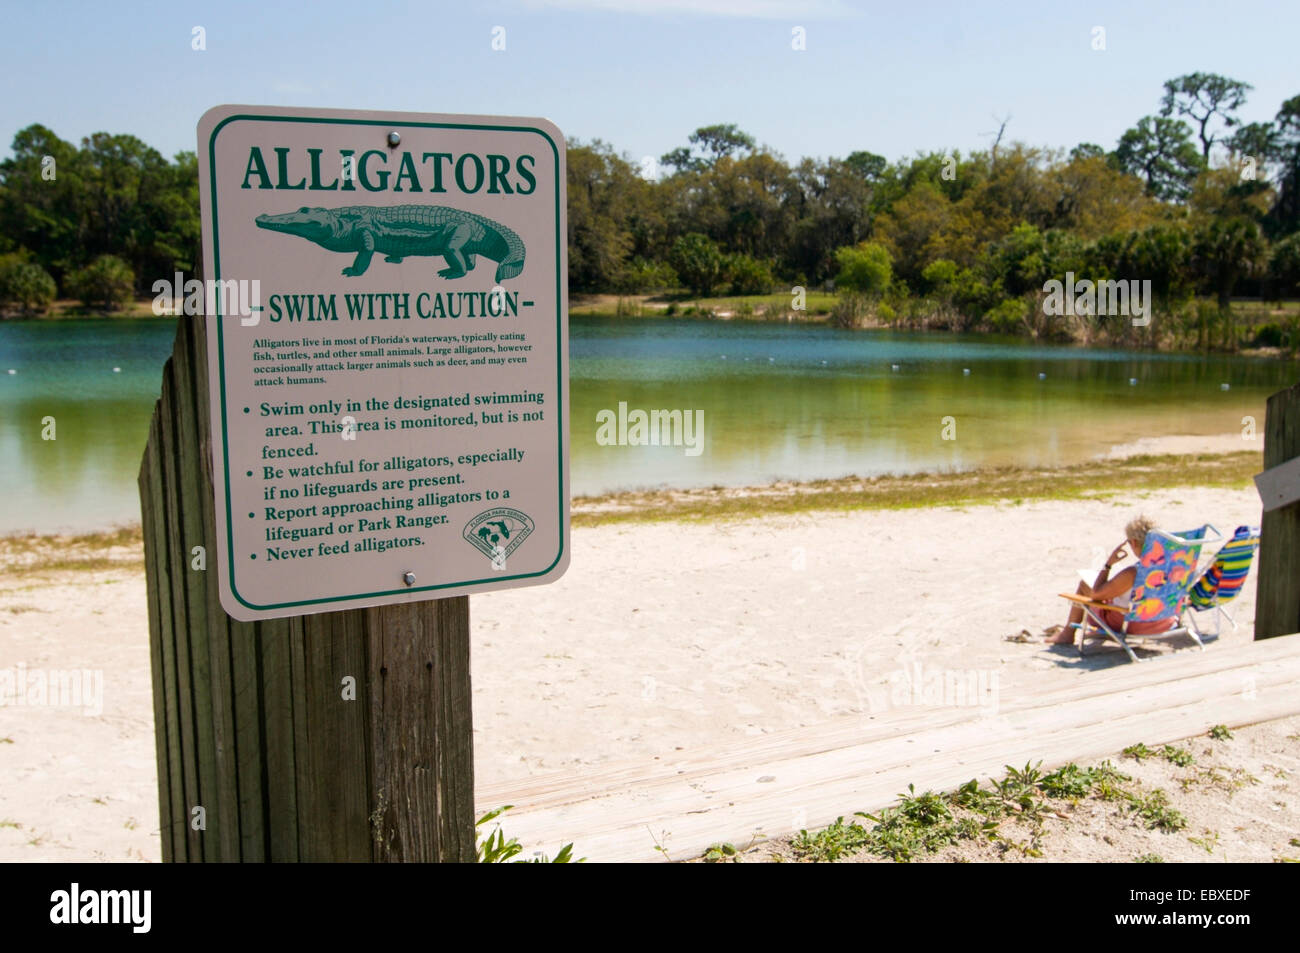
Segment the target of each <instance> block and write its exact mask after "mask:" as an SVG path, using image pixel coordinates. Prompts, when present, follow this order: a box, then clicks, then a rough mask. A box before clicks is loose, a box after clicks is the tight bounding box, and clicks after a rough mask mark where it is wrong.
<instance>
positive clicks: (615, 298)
mask: <svg viewBox="0 0 1300 953" xmlns="http://www.w3.org/2000/svg"><path fill="white" fill-rule="evenodd" d="M810 294H816V295H819V296H821V297H829V296H830V295H829V293H825V292H810ZM784 297H785V296H783V295H737V296H730V297H715V298H680V299H677V300H671V301H666V300H663V299H664V295H662V294H656V295H617V294H609V293H584V294H575V295H573V296H572V299H571V301H570V307H569V314H570V316H571V317H580V318H605V319H615V320H644V319H659V320H683V321H707V322H719V323H724V324H725V323H735V324H759V325H771V324H791V325H796V324H797V325H804V326H809V327H835V326H834V325H832V324H831V320H830V319H831V313H830V309H829V308H825V307H818V308H816V309H813V308H809V309H807V310H802V311H789V310H786V311H784V312H782V313H780V314H776V313H769V312H768V310H767V309H768V307H769V305H771V304H772V301H773V299H778V298H779V299H782V300H784ZM152 301H153V299H152V298H142V299H139V300H136V301H132V302H131V303H130V304H128V305H126V306H125V307H123V309H122V310H121V311H119V312H116V313H113V314H104V313H102V312H95V311H86V310H85V309H84V306H83V305H80V304H78V303H75V302H72V301H63V300H60V301H56V302H54V304H53V305H52V306H51V309H50V311H49V312H48V313H47V314H32V315H21V314H11V315H0V324H4V323H6V322H59V321H137V320H148V319H158V318H173V319H174V318H176V317H179V315H175V314H162V315H159V314H155V313H154V312H153V307H152ZM624 301H630V302H632V304H630V305H624V304H622V303H621V302H624ZM701 302H704V303H703V304H701ZM710 302H712V303H717V304H720V305H725V307H714V306H712V305H711V304H710ZM731 302H734V303H731ZM742 302H747V304H742ZM755 302H758V304H757V307H756V306H755ZM1233 304H1234V305H1237V306H1239V307H1240V309H1241V312H1242V317H1243V318H1244V319H1245V321H1246V322H1247V323H1251V322H1253V323H1260V322H1263V323H1267V322H1268V321H1269V319H1271V318H1286V317H1288V316H1289V315H1290V313H1291V312H1290V311H1289V310H1288V307H1287V305H1288V304H1290V302H1283V303H1282V307H1281V308H1277V307H1274V306H1273V305H1275V304H1277V302H1272V303H1270V302H1265V301H1262V300H1259V299H1253V298H1252V299H1243V300H1242V301H1237V302H1233ZM679 308H680V309H681V310H679ZM670 309H671V310H670ZM839 330H845V331H864V332H870V331H891V332H897V333H908V334H934V333H939V334H960V335H962V336H970V337H980V338H991V339H992V338H997V339H1006V340H1009V341H1017V342H1021V343H1024V344H1032V345H1034V346H1043V345H1049V346H1053V347H1060V348H1063V349H1065V348H1078V349H1085V350H1119V351H1150V352H1152V353H1157V354H1188V355H1201V356H1206V355H1216V356H1227V357H1247V358H1255V359H1263V360H1280V361H1288V362H1295V361H1300V351H1297V352H1296V354H1294V355H1289V354H1288V353H1287V351H1286V349H1285V348H1282V347H1272V346H1261V347H1242V348H1238V349H1237V350H1235V351H1229V350H1224V349H1222V348H1218V347H1213V348H1209V349H1207V350H1204V351H1198V350H1190V349H1186V348H1170V347H1164V346H1160V345H1156V346H1152V347H1149V348H1139V347H1134V346H1132V345H1125V344H1122V343H1110V344H1098V343H1095V342H1087V341H1084V340H1080V339H1074V338H1069V339H1066V338H1061V339H1038V338H1034V337H1027V336H1023V335H1014V334H1011V335H1009V334H1006V333H1004V332H999V331H990V330H977V329H972V330H969V331H954V330H952V329H951V328H947V327H942V326H939V325H929V324H926V323H924V322H923V323H922V325H921V326H920V327H902V326H896V325H894V324H890V323H889V322H886V321H882V320H879V319H875V318H871V319H863V321H862V322H860V323H859V324H857V325H856V326H854V327H852V328H839Z"/></svg>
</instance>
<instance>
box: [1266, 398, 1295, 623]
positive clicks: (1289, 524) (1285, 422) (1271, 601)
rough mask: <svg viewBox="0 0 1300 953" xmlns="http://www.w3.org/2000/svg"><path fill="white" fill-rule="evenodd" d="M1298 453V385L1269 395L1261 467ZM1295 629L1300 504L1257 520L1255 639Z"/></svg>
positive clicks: (1276, 464)
mask: <svg viewBox="0 0 1300 953" xmlns="http://www.w3.org/2000/svg"><path fill="white" fill-rule="evenodd" d="M1296 457H1300V384H1297V385H1296V386H1294V387H1292V388H1290V389H1288V390H1283V391H1278V392H1277V393H1276V394H1274V395H1273V396H1272V397H1270V398H1269V399H1268V413H1267V416H1266V417H1265V419H1264V469H1265V470H1269V469H1272V468H1273V467H1276V466H1280V465H1282V464H1283V463H1286V462H1287V461H1288V460H1292V459H1295V458H1296ZM1292 632H1300V503H1292V504H1290V505H1289V506H1281V507H1278V508H1277V509H1273V510H1268V511H1266V512H1265V513H1264V516H1263V519H1262V520H1261V522H1260V544H1259V588H1258V594H1257V596H1256V600H1255V638H1256V639H1268V638H1272V637H1273V636H1275V635H1288V634H1290V633H1292Z"/></svg>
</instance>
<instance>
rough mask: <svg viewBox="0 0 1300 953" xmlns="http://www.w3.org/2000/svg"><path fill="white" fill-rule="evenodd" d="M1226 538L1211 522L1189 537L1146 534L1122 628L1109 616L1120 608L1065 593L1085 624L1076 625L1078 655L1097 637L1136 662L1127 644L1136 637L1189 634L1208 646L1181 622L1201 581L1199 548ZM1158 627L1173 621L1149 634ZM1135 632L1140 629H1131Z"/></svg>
mask: <svg viewBox="0 0 1300 953" xmlns="http://www.w3.org/2000/svg"><path fill="white" fill-rule="evenodd" d="M1208 531H1213V533H1214V535H1213V537H1210V538H1208V539H1207V537H1206V533H1207V532H1208ZM1222 538H1223V537H1222V536H1220V535H1219V531H1218V530H1217V529H1215V528H1214V527H1213V526H1210V525H1209V524H1208V523H1207V524H1206V525H1205V526H1202V527H1200V528H1199V529H1194V530H1188V531H1187V532H1185V533H1165V532H1162V531H1160V530H1156V529H1153V530H1151V531H1150V532H1148V533H1147V538H1146V541H1145V542H1144V543H1143V544H1142V552H1141V554H1140V555H1139V556H1138V564H1137V576H1136V577H1135V578H1134V580H1133V589H1132V591H1131V592H1130V593H1129V604H1128V608H1127V609H1126V610H1124V613H1123V620H1122V622H1121V623H1119V624H1118V625H1117V624H1115V622H1114V616H1110V614H1111V613H1115V612H1118V609H1119V607H1117V606H1114V605H1110V604H1108V603H1104V602H1094V601H1093V600H1092V599H1089V598H1088V597H1087V596H1080V595H1078V594H1076V593H1066V592H1063V593H1061V597H1062V598H1063V599H1069V600H1070V601H1071V602H1073V603H1076V604H1077V605H1079V606H1081V607H1082V608H1083V612H1084V616H1083V621H1082V622H1080V623H1077V624H1076V629H1077V634H1078V638H1077V640H1076V645H1077V646H1078V649H1079V654H1080V655H1082V654H1084V652H1083V645H1084V642H1085V641H1086V640H1088V639H1099V638H1110V639H1114V640H1115V641H1116V642H1118V643H1119V644H1120V646H1121V647H1122V648H1123V649H1124V651H1125V652H1127V653H1128V657H1129V659H1130V660H1132V661H1134V662H1137V661H1141V660H1140V659H1139V658H1138V657H1137V655H1135V654H1134V652H1133V649H1132V647H1131V646H1130V645H1129V641H1130V640H1131V639H1135V638H1142V639H1156V638H1159V639H1164V638H1168V637H1170V636H1178V635H1187V636H1191V638H1192V639H1193V640H1194V641H1195V642H1196V644H1197V645H1199V646H1200V647H1201V648H1205V644H1204V643H1203V642H1202V641H1201V638H1200V634H1199V633H1198V632H1197V631H1196V630H1195V629H1194V628H1191V627H1189V626H1188V625H1186V624H1183V623H1182V622H1181V621H1180V620H1181V619H1182V614H1183V609H1184V607H1185V605H1186V602H1187V593H1188V590H1189V589H1191V587H1192V585H1193V584H1194V583H1195V582H1196V581H1197V574H1196V566H1197V563H1198V561H1199V560H1200V556H1201V547H1202V546H1204V545H1205V544H1206V543H1207V542H1210V541H1213V540H1218V539H1222ZM1108 616H1110V621H1109V622H1108V621H1107V617H1108ZM1160 623H1169V626H1168V628H1165V629H1162V630H1161V631H1158V632H1155V631H1151V630H1152V629H1153V628H1156V627H1158V625H1159V624H1160ZM1135 624H1136V625H1135ZM1134 628H1137V631H1133V629H1134Z"/></svg>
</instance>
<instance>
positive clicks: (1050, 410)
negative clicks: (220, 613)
mask: <svg viewBox="0 0 1300 953" xmlns="http://www.w3.org/2000/svg"><path fill="white" fill-rule="evenodd" d="M174 329H175V324H174V319H172V318H159V319H138V320H76V321H5V322H0V485H2V486H3V488H4V493H3V497H2V499H3V503H2V504H0V532H12V531H15V530H38V531H41V532H55V531H67V530H72V531H81V530H90V529H98V528H104V527H108V526H110V525H114V524H121V523H127V522H136V521H138V520H139V517H140V510H139V502H138V499H137V496H136V484H135V479H136V473H137V472H138V469H139V465H140V454H141V452H142V450H143V448H144V444H145V438H146V436H147V433H148V426H149V417H150V414H151V413H152V411H153V404H154V401H155V400H156V399H157V396H158V390H159V382H160V375H161V370H162V365H163V362H164V361H165V360H166V358H167V356H168V355H169V354H170V352H171V341H172V335H173V333H174ZM570 339H571V340H570V354H571V383H570V390H571V392H570V400H571V433H572V467H573V470H572V473H573V476H572V483H573V492H574V494H575V495H577V494H594V493H603V492H608V491H612V490H620V489H631V488H639V487H650V486H662V485H671V486H681V487H688V486H709V485H714V484H724V485H737V484H754V483H764V482H768V481H770V480H773V479H777V478H795V479H815V478H822V477H836V476H844V475H848V474H862V475H879V474H885V473H909V472H918V471H923V470H951V469H964V468H970V467H977V466H985V465H1000V464H1031V465H1039V464H1061V463H1074V462H1080V461H1083V460H1087V459H1089V458H1090V457H1092V456H1094V455H1096V454H1098V453H1103V452H1105V451H1106V450H1107V449H1108V448H1109V447H1111V446H1113V445H1115V444H1120V443H1128V442H1131V441H1133V440H1136V439H1138V438H1140V437H1149V436H1161V435H1170V434H1221V433H1229V432H1234V431H1240V430H1241V429H1242V417H1243V416H1246V415H1252V416H1254V417H1255V418H1256V420H1257V421H1258V427H1259V429H1260V430H1261V431H1262V430H1263V423H1264V416H1263V415H1264V400H1265V398H1266V397H1267V396H1268V395H1269V394H1271V393H1273V392H1274V391H1277V390H1279V389H1281V388H1282V387H1286V386H1290V385H1291V384H1293V383H1294V382H1295V379H1296V371H1295V366H1294V365H1293V364H1287V363H1284V362H1277V361H1267V360H1260V359H1251V358H1232V357H1224V356H1213V357H1201V356H1197V355H1187V354H1152V353H1148V352H1125V351H1111V350H1089V349H1080V348H1067V347H1047V346H1041V345H1034V344H1027V343H1025V342H1023V341H1015V340H997V339H992V338H989V337H987V336H956V335H947V334H941V333H928V334H920V333H916V334H911V333H897V334H895V333H888V332H878V331H856V332H854V331H839V330H836V329H833V328H828V327H822V326H810V325H788V324H774V323H758V322H717V321H692V320H687V319H680V318H676V319H647V318H635V319H619V318H600V317H590V316H580V317H574V318H573V319H572V320H571V323H570ZM11 371H12V373H11ZM1040 375H1041V376H1040ZM1131 381H1136V383H1131ZM1224 384H1227V385H1229V388H1228V389H1227V390H1224V389H1223V387H1222V385H1224ZM620 403H622V404H624V405H626V407H625V408H624V415H625V416H626V415H627V414H630V413H631V412H632V411H635V410H644V411H652V410H669V411H670V410H680V411H684V412H685V411H692V412H693V411H701V412H702V421H703V438H702V441H701V442H700V444H699V447H698V449H699V452H698V454H696V453H688V452H687V451H688V450H689V449H690V448H688V447H686V446H626V445H624V446H620V445H608V446H606V445H601V444H600V443H598V442H597V415H598V414H600V412H601V411H603V410H608V411H610V412H611V415H613V416H617V415H618V414H619V410H620V408H619V405H620ZM46 417H53V418H54V420H55V427H56V428H57V429H56V439H54V440H43V439H42V438H41V433H42V427H43V423H42V421H43V419H44V418H46ZM944 418H952V420H951V421H950V422H946V421H945V420H944ZM692 419H695V418H694V417H693V418H692ZM945 424H947V426H948V431H949V434H950V435H955V438H956V439H950V440H945V439H943V436H944V434H943V430H944V428H945ZM1259 446H1260V444H1259V443H1258V442H1256V443H1253V444H1247V443H1243V447H1244V448H1258V447H1259ZM430 449H433V448H432V447H431V448H430Z"/></svg>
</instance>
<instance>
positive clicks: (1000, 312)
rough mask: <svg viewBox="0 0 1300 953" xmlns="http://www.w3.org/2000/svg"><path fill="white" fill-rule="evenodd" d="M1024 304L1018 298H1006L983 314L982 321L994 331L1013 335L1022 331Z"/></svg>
mask: <svg viewBox="0 0 1300 953" xmlns="http://www.w3.org/2000/svg"><path fill="white" fill-rule="evenodd" d="M1025 313H1026V308H1025V303H1024V302H1023V301H1021V300H1020V299H1019V298H1007V299H1005V300H1003V301H1002V302H1001V303H1000V304H998V305H997V306H996V307H994V308H991V309H989V310H988V311H987V312H985V314H984V320H985V321H987V322H988V324H989V326H990V327H991V328H993V330H995V331H1001V332H1003V333H1004V334H1014V333H1015V332H1017V331H1021V330H1023V329H1024V319H1025Z"/></svg>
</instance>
